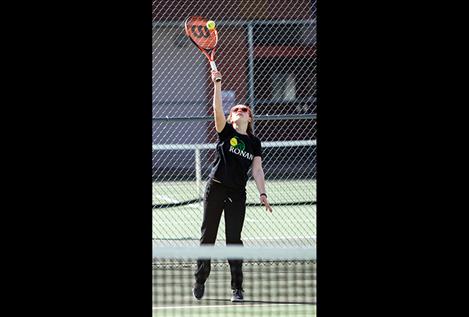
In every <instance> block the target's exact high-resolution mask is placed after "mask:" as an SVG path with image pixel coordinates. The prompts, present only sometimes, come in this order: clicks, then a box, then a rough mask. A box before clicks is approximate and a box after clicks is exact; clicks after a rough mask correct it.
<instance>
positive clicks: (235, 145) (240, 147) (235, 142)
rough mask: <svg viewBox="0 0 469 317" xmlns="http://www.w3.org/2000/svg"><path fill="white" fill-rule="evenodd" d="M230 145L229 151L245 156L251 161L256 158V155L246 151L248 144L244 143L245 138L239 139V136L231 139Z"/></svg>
mask: <svg viewBox="0 0 469 317" xmlns="http://www.w3.org/2000/svg"><path fill="white" fill-rule="evenodd" d="M230 145H231V146H230V149H229V151H230V152H231V153H234V154H236V155H239V156H242V157H245V158H247V159H249V160H251V161H252V160H253V159H254V155H252V154H251V153H248V152H245V151H244V149H245V148H246V144H244V142H243V140H241V139H239V138H238V137H237V136H235V137H233V138H231V139H230Z"/></svg>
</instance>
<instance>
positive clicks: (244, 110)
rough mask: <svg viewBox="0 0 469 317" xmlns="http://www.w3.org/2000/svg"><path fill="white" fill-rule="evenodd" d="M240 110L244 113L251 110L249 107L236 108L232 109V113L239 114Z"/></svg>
mask: <svg viewBox="0 0 469 317" xmlns="http://www.w3.org/2000/svg"><path fill="white" fill-rule="evenodd" d="M238 110H241V111H242V112H248V111H249V108H247V107H235V108H233V109H231V112H238Z"/></svg>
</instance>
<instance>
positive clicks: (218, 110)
mask: <svg viewBox="0 0 469 317" xmlns="http://www.w3.org/2000/svg"><path fill="white" fill-rule="evenodd" d="M216 78H221V74H220V72H219V71H212V81H213V85H214V87H213V88H214V91H213V116H214V119H215V129H216V130H217V132H218V133H220V132H221V131H222V130H223V128H224V127H225V124H226V119H225V114H224V113H223V107H222V102H221V80H220V81H217V80H216Z"/></svg>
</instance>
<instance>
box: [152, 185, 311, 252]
mask: <svg viewBox="0 0 469 317" xmlns="http://www.w3.org/2000/svg"><path fill="white" fill-rule="evenodd" d="M203 186H205V183H204V184H203ZM266 186H267V189H268V192H269V201H270V203H271V204H272V208H273V212H272V213H269V212H267V211H266V210H265V208H264V207H263V206H261V205H260V203H259V200H258V199H259V198H258V192H257V189H256V188H255V184H254V182H252V181H251V182H248V186H247V207H246V218H245V225H244V229H243V233H242V238H243V241H244V242H245V245H299V246H304V245H310V246H311V245H315V242H316V205H315V204H314V202H315V201H316V181H315V180H271V181H267V185H266ZM153 188H154V189H153V203H154V204H155V208H154V210H153V239H154V240H153V241H154V244H157V245H197V244H198V240H199V238H200V237H199V236H200V225H201V223H202V215H203V208H202V202H201V201H199V202H195V203H190V202H191V201H194V200H197V199H198V197H201V196H199V195H201V193H202V191H203V188H204V187H203V188H198V187H197V186H196V183H195V182H190V181H186V182H155V183H154V185H153ZM183 202H189V203H187V204H183V205H181V206H175V207H168V208H159V207H158V206H165V204H178V203H183ZM224 226H225V225H224V219H223V217H222V220H221V222H220V228H219V232H218V237H217V243H219V244H223V243H224V238H225V237H224V235H225V231H224Z"/></svg>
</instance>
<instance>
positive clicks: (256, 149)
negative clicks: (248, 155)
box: [254, 138, 262, 157]
mask: <svg viewBox="0 0 469 317" xmlns="http://www.w3.org/2000/svg"><path fill="white" fill-rule="evenodd" d="M254 140H255V141H254V156H260V157H262V145H261V140H259V139H258V138H255V139H254Z"/></svg>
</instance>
